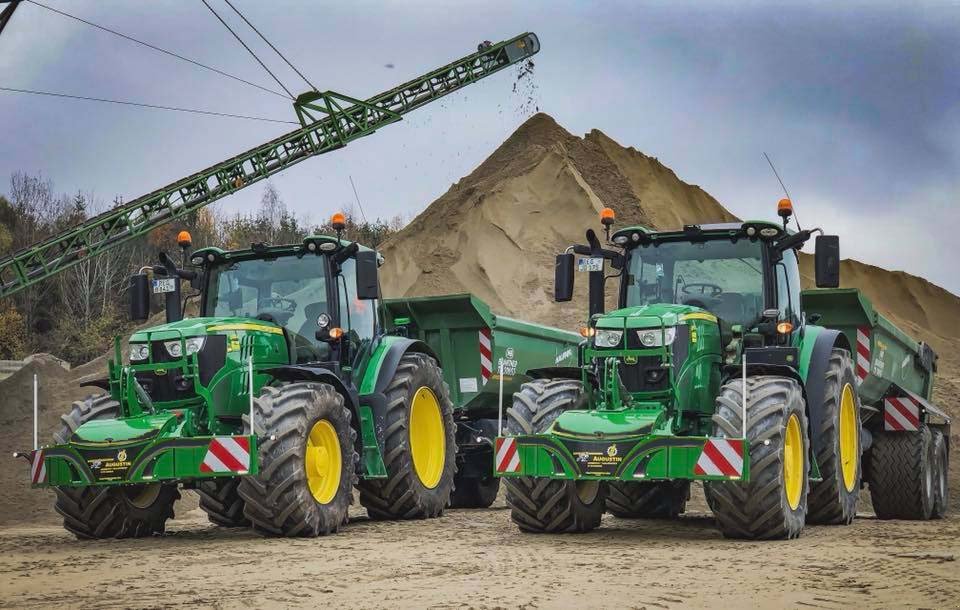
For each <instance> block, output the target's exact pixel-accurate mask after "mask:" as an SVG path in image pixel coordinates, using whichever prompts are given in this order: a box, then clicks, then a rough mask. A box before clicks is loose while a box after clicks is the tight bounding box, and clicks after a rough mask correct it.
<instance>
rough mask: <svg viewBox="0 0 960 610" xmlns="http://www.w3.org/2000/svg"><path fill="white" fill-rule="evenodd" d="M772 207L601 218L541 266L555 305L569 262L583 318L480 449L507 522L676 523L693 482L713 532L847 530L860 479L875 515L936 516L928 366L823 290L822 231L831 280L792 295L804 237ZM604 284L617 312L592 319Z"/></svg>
mask: <svg viewBox="0 0 960 610" xmlns="http://www.w3.org/2000/svg"><path fill="white" fill-rule="evenodd" d="M778 211H779V213H780V215H781V216H782V217H783V224H782V225H781V224H779V223H772V222H766V221H748V222H743V223H735V224H721V225H702V226H701V225H689V226H685V227H683V228H682V229H681V230H676V231H662V232H658V231H651V230H649V229H646V228H644V227H628V228H624V229H620V230H618V231H616V232H615V233H614V234H613V235H612V237H611V235H610V225H611V224H612V222H613V214H612V211H610V210H609V209H605V210H604V213H603V214H602V215H601V221H602V222H603V224H604V225H605V228H606V235H607V241H608V245H609V246H610V248H607V247H604V246H603V245H602V244H601V243H600V240H599V239H598V238H597V235H596V234H595V233H594V232H593V231H592V230H589V231H587V242H588V244H587V245H575V246H571V247H570V248H568V250H567V251H566V252H565V253H563V254H561V255H559V256H558V257H557V263H556V300H557V301H568V300H570V299H571V298H572V294H573V278H574V263H575V262H576V259H575V257H576V256H577V255H579V256H580V257H581V258H580V259H579V262H578V267H579V270H580V271H584V272H587V273H588V274H589V297H588V298H589V307H590V317H589V322H588V324H586V325H585V327H584V328H583V329H581V334H582V335H583V336H585V337H586V338H587V339H586V340H585V341H584V342H583V344H582V345H581V347H580V354H579V366H578V367H573V368H567V369H565V370H562V369H555V370H554V371H553V375H552V376H551V377H550V378H543V379H538V380H536V381H533V382H530V383H527V384H526V385H524V386H523V388H522V389H521V391H520V392H518V393H516V394H515V395H514V397H513V404H512V407H511V408H509V409H508V411H507V422H506V432H505V434H504V435H502V436H500V437H498V438H497V441H496V445H495V447H496V454H495V468H496V474H497V476H500V477H502V478H503V480H504V482H505V484H506V487H507V502H508V503H509V505H510V507H511V510H512V518H513V521H514V522H515V523H516V524H517V525H518V526H519V528H520V529H521V530H523V531H528V532H583V531H588V530H590V529H593V528H595V527H597V526H598V525H599V524H600V520H601V516H602V515H603V513H604V512H610V513H612V514H613V515H615V516H617V517H622V518H667V519H669V518H674V517H676V516H678V515H679V514H680V513H682V512H684V510H685V506H686V502H687V500H688V499H689V496H690V484H691V481H694V480H701V481H704V482H705V483H704V486H705V490H706V496H707V501H708V503H709V505H710V508H711V510H712V511H713V513H714V515H715V517H716V521H717V525H718V526H719V528H720V530H721V531H722V533H723V534H724V535H725V536H728V537H736V538H748V539H773V538H794V537H796V536H798V535H799V534H800V532H801V530H802V529H803V527H804V525H805V524H806V523H820V524H848V523H850V522H851V521H852V520H853V518H854V516H855V514H856V511H857V500H858V496H859V492H860V488H861V485H862V484H863V483H866V484H868V485H869V486H870V491H871V494H872V496H873V504H874V508H875V510H876V512H877V515H878V516H879V517H880V518H912V519H926V518H931V517H940V516H942V515H943V513H944V511H945V510H946V506H947V499H946V498H947V487H946V481H947V474H946V473H947V455H948V443H949V438H950V435H949V419H948V418H947V417H946V415H945V414H944V413H943V412H942V411H940V410H939V409H937V408H936V407H935V406H934V405H932V404H930V402H929V400H930V396H931V391H932V384H933V372H934V370H935V368H936V355H935V354H934V353H933V351H932V350H931V349H930V348H929V346H927V345H925V344H923V343H918V342H916V341H914V340H912V339H910V338H909V337H908V336H907V335H905V334H904V333H902V332H901V331H899V330H898V329H896V327H894V326H893V325H892V324H891V323H890V322H889V321H887V320H886V319H885V318H883V316H881V315H879V314H878V313H877V312H875V311H874V310H873V308H872V306H871V305H870V304H869V302H868V301H867V300H866V299H865V297H863V295H861V294H859V293H858V292H857V291H856V290H839V289H835V288H836V286H837V285H838V282H839V242H838V239H837V238H836V237H835V236H823V235H821V236H819V237H818V238H817V249H816V272H817V286H818V287H827V288H833V289H827V290H820V289H818V290H812V291H806V292H804V293H803V294H801V290H800V272H799V267H798V260H797V256H798V255H797V252H798V250H799V248H800V247H801V246H802V245H803V244H804V243H805V242H806V241H807V240H809V238H810V237H811V236H812V233H813V232H814V231H819V229H815V230H814V231H810V230H801V231H797V232H793V231H788V230H787V220H788V218H789V217H790V215H791V206H790V203H789V201H788V200H784V201H782V202H781V205H780V206H779V210H778ZM614 248H615V249H614ZM605 268H607V269H609V275H607V276H605V275H604V274H605ZM610 278H614V279H619V280H620V281H619V286H618V293H617V296H616V299H617V302H618V304H619V307H618V308H617V309H616V310H615V311H611V312H609V313H604V283H605V281H606V280H607V279H610ZM818 323H820V324H821V325H817V324H818Z"/></svg>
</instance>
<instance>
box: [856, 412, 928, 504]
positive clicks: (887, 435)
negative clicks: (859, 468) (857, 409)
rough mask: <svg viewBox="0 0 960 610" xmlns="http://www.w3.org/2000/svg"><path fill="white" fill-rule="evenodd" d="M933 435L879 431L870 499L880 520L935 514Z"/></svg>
mask: <svg viewBox="0 0 960 610" xmlns="http://www.w3.org/2000/svg"><path fill="white" fill-rule="evenodd" d="M932 445H933V434H931V431H930V428H928V427H927V426H926V425H925V424H921V425H920V429H919V430H917V431H916V432H876V433H875V434H874V437H873V447H872V448H871V450H870V480H869V481H868V483H869V486H870V499H871V500H872V501H873V510H874V512H875V513H877V518H878V519H914V520H921V521H922V520H926V519H929V518H930V516H931V514H932V513H933V503H934V470H935V468H934V464H933V451H931V448H932Z"/></svg>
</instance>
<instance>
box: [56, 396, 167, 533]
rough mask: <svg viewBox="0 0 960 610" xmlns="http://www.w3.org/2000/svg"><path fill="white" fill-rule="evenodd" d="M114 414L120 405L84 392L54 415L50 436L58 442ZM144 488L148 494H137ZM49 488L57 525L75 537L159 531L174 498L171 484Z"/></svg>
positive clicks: (107, 398)
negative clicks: (65, 410) (54, 428)
mask: <svg viewBox="0 0 960 610" xmlns="http://www.w3.org/2000/svg"><path fill="white" fill-rule="evenodd" d="M119 415H120V403H118V402H117V401H116V400H114V399H113V398H111V397H110V395H108V394H99V395H96V396H88V397H87V398H85V399H84V400H80V401H77V402H74V403H73V405H72V407H71V409H70V412H69V413H66V414H65V415H63V416H62V417H61V418H60V421H61V422H62V425H61V426H60V429H59V430H57V431H56V432H54V434H53V440H54V442H55V443H56V444H58V445H62V444H65V443H67V442H69V441H70V438H71V437H72V436H73V433H74V432H76V430H77V428H79V427H80V426H81V425H82V424H83V423H85V422H88V421H90V420H94V419H110V418H113V417H119ZM147 491H149V492H150V493H149V494H148V495H146V496H142V495H141V494H142V493H143V492H147ZM54 492H55V493H56V495H57V499H56V503H55V504H54V509H55V510H56V511H57V512H58V513H59V514H60V515H61V516H62V517H63V527H64V528H65V529H66V530H67V531H69V532H71V533H72V534H74V535H75V536H76V537H77V538H80V539H99V538H140V537H144V536H152V535H154V534H162V533H163V531H164V529H165V527H166V522H167V519H171V518H173V504H174V503H175V502H176V501H177V500H178V499H179V498H180V492H179V491H177V487H176V485H161V484H160V483H156V484H154V485H149V486H148V485H124V486H112V487H106V486H100V485H91V486H87V487H56V488H54ZM140 499H142V500H144V501H139V500H140ZM133 500H138V501H137V502H134V501H133ZM144 502H146V503H144Z"/></svg>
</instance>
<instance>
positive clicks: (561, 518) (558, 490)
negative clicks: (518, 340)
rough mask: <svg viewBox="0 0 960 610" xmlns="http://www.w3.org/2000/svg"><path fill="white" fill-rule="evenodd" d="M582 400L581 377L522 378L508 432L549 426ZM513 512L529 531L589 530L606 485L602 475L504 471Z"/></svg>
mask: <svg viewBox="0 0 960 610" xmlns="http://www.w3.org/2000/svg"><path fill="white" fill-rule="evenodd" d="M582 400H583V396H582V386H581V384H580V382H578V381H573V380H570V379H558V380H549V379H537V380H534V381H531V382H529V383H525V384H523V386H522V387H521V388H520V391H519V392H517V393H516V394H514V395H513V405H512V406H511V407H510V408H509V409H507V422H506V428H507V433H508V434H511V435H520V434H537V433H540V432H544V431H546V430H547V429H548V428H549V427H550V424H552V423H553V421H554V420H555V419H556V418H557V417H558V416H559V415H560V414H561V413H563V412H564V411H567V410H569V409H573V408H576V407H578V406H580V405H581V403H582ZM503 481H504V485H506V488H507V505H508V506H509V507H510V518H511V519H512V520H513V522H514V523H516V524H517V527H519V528H520V530H521V531H524V532H530V533H538V534H539V533H555V532H568V533H580V532H588V531H590V530H592V529H595V528H596V527H598V526H599V525H600V519H601V518H602V517H603V512H604V510H605V506H606V504H605V499H606V494H607V486H606V484H605V483H603V482H602V481H570V480H562V479H548V478H536V477H504V479H503Z"/></svg>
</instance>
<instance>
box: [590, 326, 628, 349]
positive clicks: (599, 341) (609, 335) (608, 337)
mask: <svg viewBox="0 0 960 610" xmlns="http://www.w3.org/2000/svg"><path fill="white" fill-rule="evenodd" d="M622 338H623V331H622V330H606V329H603V328H598V329H597V334H596V336H594V339H593V342H594V344H595V345H596V346H597V347H616V346H618V345H620V339H622Z"/></svg>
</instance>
